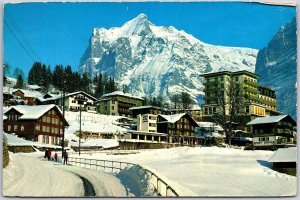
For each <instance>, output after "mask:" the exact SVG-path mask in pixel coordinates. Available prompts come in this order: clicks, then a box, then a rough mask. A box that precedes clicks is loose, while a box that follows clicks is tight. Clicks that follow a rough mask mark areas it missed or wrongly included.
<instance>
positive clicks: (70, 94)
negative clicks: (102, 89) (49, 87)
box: [59, 91, 97, 101]
mask: <svg viewBox="0 0 300 200" xmlns="http://www.w3.org/2000/svg"><path fill="white" fill-rule="evenodd" d="M80 93H81V94H84V95H86V96H88V97H89V98H91V99H93V100H94V101H96V100H97V98H95V97H93V96H92V95H89V94H88V93H86V92H84V91H77V92H73V93H69V94H66V95H65V97H70V96H73V95H76V94H80ZM59 98H60V97H59Z"/></svg>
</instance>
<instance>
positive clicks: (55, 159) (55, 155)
mask: <svg viewBox="0 0 300 200" xmlns="http://www.w3.org/2000/svg"><path fill="white" fill-rule="evenodd" d="M57 157H58V156H57V153H55V154H54V161H55V162H57Z"/></svg>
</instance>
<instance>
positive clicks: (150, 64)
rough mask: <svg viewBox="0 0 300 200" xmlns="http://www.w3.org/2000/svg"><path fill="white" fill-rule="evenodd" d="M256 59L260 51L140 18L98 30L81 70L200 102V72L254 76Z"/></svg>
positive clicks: (144, 92) (142, 91)
mask: <svg viewBox="0 0 300 200" xmlns="http://www.w3.org/2000/svg"><path fill="white" fill-rule="evenodd" d="M256 55H257V50H255V49H249V48H239V47H223V46H214V45H210V44H205V43H203V42H202V41H200V40H199V39H197V38H195V37H194V36H192V35H190V34H189V33H186V32H185V31H184V30H178V29H176V28H175V27H173V26H168V27H164V26H155V25H154V24H152V23H151V22H150V21H149V20H148V17H147V16H146V15H145V14H140V15H138V16H137V17H135V18H134V19H131V20H130V21H128V22H126V23H124V24H123V25H122V26H121V27H114V28H110V29H104V28H96V29H94V32H93V35H92V37H91V40H90V44H89V46H88V47H87V49H86V51H85V53H84V54H83V56H82V58H81V61H80V67H79V72H80V73H83V72H89V73H90V74H92V75H93V74H96V73H98V72H101V73H106V74H107V75H109V76H113V77H114V78H115V80H116V81H117V82H118V83H119V85H120V86H122V85H125V86H128V87H127V88H130V91H128V92H130V93H132V94H136V95H139V96H148V95H151V96H163V97H166V98H164V99H168V98H169V97H170V96H171V95H173V94H175V93H180V92H183V91H184V92H188V93H189V94H190V95H191V96H192V98H193V99H194V101H195V102H197V101H198V100H199V99H201V95H203V92H202V89H203V83H202V80H201V78H200V74H202V73H209V72H217V71H221V70H228V71H238V70H248V71H251V72H254V70H255V68H254V66H255V60H256ZM198 103H199V101H198ZM200 103H201V102H200ZM200 103H199V104H200Z"/></svg>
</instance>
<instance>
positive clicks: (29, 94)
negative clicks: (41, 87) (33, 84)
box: [14, 89, 43, 98]
mask: <svg viewBox="0 0 300 200" xmlns="http://www.w3.org/2000/svg"><path fill="white" fill-rule="evenodd" d="M18 90H20V91H21V92H23V94H24V96H25V97H32V98H39V97H43V94H42V93H40V92H38V91H31V90H23V89H17V90H15V91H14V92H16V91H18Z"/></svg>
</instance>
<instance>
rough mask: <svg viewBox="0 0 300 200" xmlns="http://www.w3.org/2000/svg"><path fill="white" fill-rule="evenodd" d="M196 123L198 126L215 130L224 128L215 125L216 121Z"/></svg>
mask: <svg viewBox="0 0 300 200" xmlns="http://www.w3.org/2000/svg"><path fill="white" fill-rule="evenodd" d="M197 124H198V126H199V127H200V128H209V129H213V130H216V131H223V130H224V129H223V128H222V127H221V126H220V125H217V124H216V123H213V122H197Z"/></svg>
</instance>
